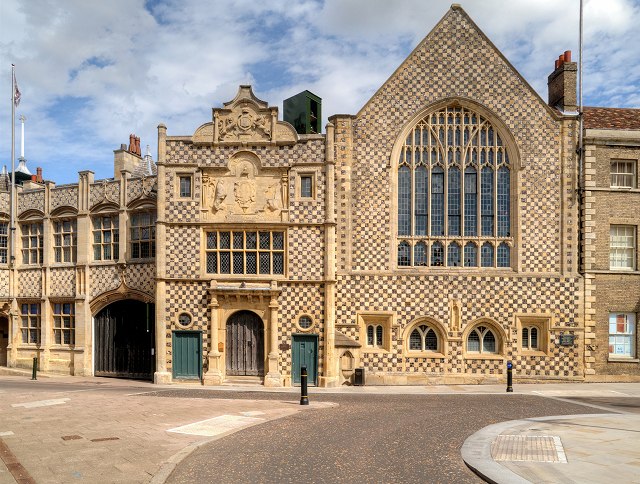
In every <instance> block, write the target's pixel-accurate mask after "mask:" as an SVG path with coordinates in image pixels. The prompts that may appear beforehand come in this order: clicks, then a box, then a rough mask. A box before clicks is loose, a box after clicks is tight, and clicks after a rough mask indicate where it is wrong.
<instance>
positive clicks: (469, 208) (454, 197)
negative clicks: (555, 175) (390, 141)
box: [394, 100, 515, 268]
mask: <svg viewBox="0 0 640 484" xmlns="http://www.w3.org/2000/svg"><path fill="white" fill-rule="evenodd" d="M485 111H486V110H484V109H481V108H480V106H476V105H474V104H473V103H462V102H460V101H458V100H456V101H452V102H449V103H447V104H441V105H440V107H437V108H435V109H433V110H431V111H430V112H428V113H427V114H425V115H423V116H421V117H419V118H417V120H416V121H415V122H414V123H413V124H412V125H411V127H410V128H409V129H408V131H407V130H405V133H406V136H404V141H403V142H402V143H401V144H400V145H396V149H395V150H394V153H396V156H397V158H396V160H397V165H395V166H397V185H396V186H397V199H396V200H397V212H396V215H397V234H398V238H397V240H396V244H397V245H396V248H397V266H398V267H399V268H402V267H416V266H431V267H436V266H446V267H497V268H509V267H511V265H512V262H513V260H514V256H513V254H511V251H512V248H513V245H514V244H513V240H514V234H513V233H512V227H513V226H514V223H513V222H512V213H513V211H514V207H512V199H513V197H512V185H513V183H512V182H513V180H514V179H515V176H514V173H513V170H514V168H515V164H514V163H513V161H512V156H510V152H512V151H514V150H512V149H511V148H510V147H509V146H508V144H512V143H511V138H510V135H509V133H508V131H507V130H506V129H505V128H504V127H503V126H502V124H501V123H499V122H498V121H494V120H492V119H491V118H492V116H490V115H488V114H487V113H486V112H485ZM398 148H399V149H398Z"/></svg>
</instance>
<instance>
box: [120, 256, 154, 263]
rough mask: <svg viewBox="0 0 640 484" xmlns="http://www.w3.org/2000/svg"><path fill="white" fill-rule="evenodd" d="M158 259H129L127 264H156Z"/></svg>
mask: <svg viewBox="0 0 640 484" xmlns="http://www.w3.org/2000/svg"><path fill="white" fill-rule="evenodd" d="M155 261H156V258H155V257H144V258H142V257H141V258H140V259H133V258H131V259H127V263H131V264H146V263H149V262H155Z"/></svg>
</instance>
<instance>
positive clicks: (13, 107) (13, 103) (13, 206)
mask: <svg viewBox="0 0 640 484" xmlns="http://www.w3.org/2000/svg"><path fill="white" fill-rule="evenodd" d="M15 214H16V66H15V64H11V215H10V218H11V222H10V225H11V227H10V228H9V230H10V231H11V246H10V247H11V251H10V255H9V267H10V268H13V265H14V263H15V259H16V257H15V247H16V227H15V224H16V218H15V217H16V215H15Z"/></svg>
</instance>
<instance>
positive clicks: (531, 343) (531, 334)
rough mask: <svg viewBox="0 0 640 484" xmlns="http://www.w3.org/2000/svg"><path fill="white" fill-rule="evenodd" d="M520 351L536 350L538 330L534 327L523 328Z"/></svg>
mask: <svg viewBox="0 0 640 484" xmlns="http://www.w3.org/2000/svg"><path fill="white" fill-rule="evenodd" d="M522 349H523V350H537V349H539V348H538V328H537V327H536V326H525V327H524V328H522Z"/></svg>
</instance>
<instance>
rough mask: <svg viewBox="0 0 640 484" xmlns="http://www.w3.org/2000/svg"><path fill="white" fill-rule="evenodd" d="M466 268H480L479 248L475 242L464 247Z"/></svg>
mask: <svg viewBox="0 0 640 484" xmlns="http://www.w3.org/2000/svg"><path fill="white" fill-rule="evenodd" d="M464 266H465V267H478V247H477V246H476V244H474V243H473V242H467V245H465V246H464Z"/></svg>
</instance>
